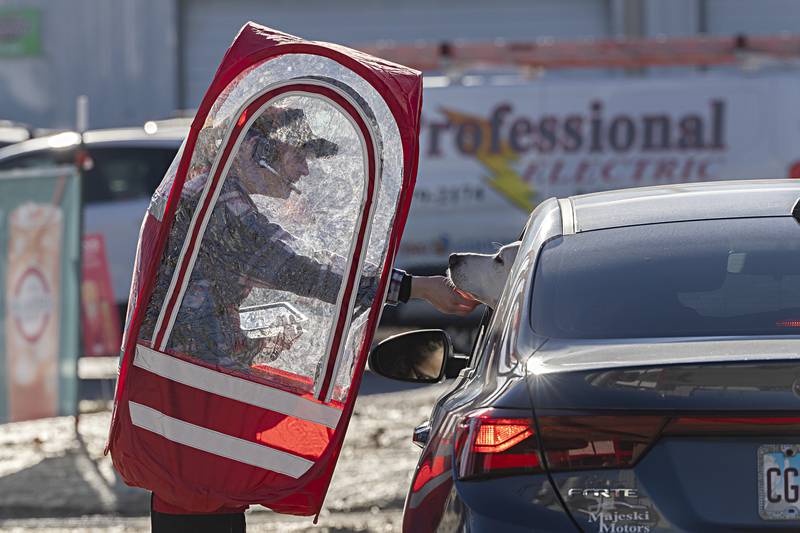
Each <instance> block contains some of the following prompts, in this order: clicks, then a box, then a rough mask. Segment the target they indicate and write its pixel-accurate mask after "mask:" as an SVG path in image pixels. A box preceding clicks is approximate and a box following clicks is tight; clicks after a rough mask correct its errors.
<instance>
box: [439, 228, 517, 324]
mask: <svg viewBox="0 0 800 533" xmlns="http://www.w3.org/2000/svg"><path fill="white" fill-rule="evenodd" d="M518 250H519V241H517V242H512V243H511V244H507V245H505V246H503V247H502V248H500V249H499V250H498V251H497V253H495V254H451V255H450V268H449V269H448V271H447V275H448V277H449V278H450V280H451V281H452V282H453V284H454V285H455V286H456V287H457V288H458V289H460V290H462V291H464V292H468V293H470V294H471V295H473V296H474V297H475V298H477V299H478V300H480V301H481V302H483V303H485V304H486V305H488V306H489V307H491V308H492V309H494V308H496V307H497V302H498V301H499V300H500V294H501V293H502V292H503V286H504V285H505V284H506V279H508V274H509V272H511V266H512V265H513V264H514V259H515V258H516V257H517V251H518Z"/></svg>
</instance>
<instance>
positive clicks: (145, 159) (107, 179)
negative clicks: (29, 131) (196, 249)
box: [0, 146, 178, 204]
mask: <svg viewBox="0 0 800 533" xmlns="http://www.w3.org/2000/svg"><path fill="white" fill-rule="evenodd" d="M177 151H178V147H177V146H176V147H175V148H174V149H173V148H161V147H159V148H152V147H115V148H102V147H100V148H91V149H90V150H89V156H90V158H89V160H88V163H87V164H86V166H85V168H84V181H83V187H82V188H83V201H84V203H85V204H97V203H106V202H118V201H124V200H135V199H148V198H150V197H151V196H152V194H153V192H154V191H155V190H156V187H157V186H158V184H159V182H160V181H161V178H162V177H163V176H164V174H165V173H166V171H167V169H168V168H169V165H170V163H172V160H173V158H174V157H175V154H176V153H177ZM74 162H75V152H74V151H73V150H39V151H36V152H29V153H26V154H22V155H19V156H16V157H12V158H9V159H8V160H6V161H3V162H0V170H12V169H17V168H36V167H44V166H53V165H71V164H73V163H74Z"/></svg>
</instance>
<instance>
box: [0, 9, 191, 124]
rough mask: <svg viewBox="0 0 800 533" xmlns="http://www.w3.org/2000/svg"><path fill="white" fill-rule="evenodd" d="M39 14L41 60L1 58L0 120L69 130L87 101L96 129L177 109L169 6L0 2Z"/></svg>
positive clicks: (174, 41)
mask: <svg viewBox="0 0 800 533" xmlns="http://www.w3.org/2000/svg"><path fill="white" fill-rule="evenodd" d="M16 6H22V7H32V8H36V9H39V10H40V13H41V15H40V16H41V26H42V30H41V40H42V52H41V55H39V56H38V57H19V58H0V119H11V120H19V121H23V122H28V123H30V124H32V125H34V126H38V127H58V128H64V127H74V125H75V99H76V98H77V96H78V95H81V94H86V95H88V96H89V106H90V117H89V124H90V126H91V127H93V128H97V127H108V126H123V125H138V124H142V123H144V122H145V121H146V120H148V119H151V118H162V117H166V116H170V115H171V114H172V113H173V110H174V109H175V108H176V107H177V105H176V104H177V95H178V89H177V83H176V80H177V57H178V53H177V46H178V39H177V32H176V23H175V21H176V13H177V2H176V1H174V0H68V1H67V0H57V1H54V0H5V1H2V0H0V8H6V7H16Z"/></svg>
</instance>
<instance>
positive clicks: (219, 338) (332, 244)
mask: <svg viewBox="0 0 800 533" xmlns="http://www.w3.org/2000/svg"><path fill="white" fill-rule="evenodd" d="M244 116H245V115H242V117H244ZM240 122H241V121H240ZM239 125H240V126H241V124H239ZM220 128H227V129H230V127H229V124H228V123H227V122H224V123H222V124H220V126H218V127H210V128H207V129H206V131H204V132H201V135H200V136H199V137H198V142H197V146H196V148H195V155H194V157H193V160H192V169H196V170H195V172H190V174H189V176H188V177H187V181H186V183H185V184H184V187H183V192H182V195H181V199H180V203H179V207H178V210H177V212H176V216H175V224H178V225H183V226H185V227H186V231H178V232H177V233H176V237H177V236H179V235H181V234H187V235H188V237H187V239H186V240H185V242H183V243H182V247H183V250H182V251H181V254H180V255H181V258H183V257H184V256H186V255H187V254H188V256H189V257H190V258H191V260H190V265H191V267H190V268H189V272H188V273H186V274H185V276H184V278H185V279H181V278H180V276H179V275H176V276H174V277H173V278H174V279H169V280H168V279H167V276H163V279H162V278H159V280H158V283H157V287H158V286H159V285H160V286H161V292H162V293H163V294H164V295H169V294H171V293H175V292H177V293H178V294H179V297H178V298H177V301H178V303H179V306H180V307H179V308H178V310H177V312H176V313H175V312H172V314H170V311H169V298H168V297H167V298H164V297H162V298H156V299H153V300H151V306H150V307H149V308H148V317H149V319H150V320H149V321H148V320H145V322H146V326H148V327H145V328H143V331H148V330H150V331H153V332H154V333H153V335H152V336H151V342H150V344H151V346H152V347H154V348H156V349H161V350H164V351H166V352H168V353H170V354H171V355H175V356H178V357H185V358H188V359H190V360H193V361H195V362H201V363H203V364H205V365H208V366H212V367H215V368H219V369H225V370H228V371H233V372H235V373H237V374H245V375H247V376H248V377H249V378H251V379H253V380H256V381H263V382H266V383H268V384H270V385H274V386H278V387H280V388H282V389H285V390H290V391H293V392H296V393H299V394H310V393H312V392H317V391H319V390H320V388H321V384H322V382H323V381H326V382H327V381H332V380H333V379H335V377H336V373H337V371H338V370H339V366H340V365H339V364H338V361H337V360H336V359H335V355H336V354H338V353H339V351H340V350H339V348H340V344H348V343H342V342H341V341H338V339H335V338H334V332H335V331H336V324H337V321H340V318H341V319H344V318H347V321H346V322H349V321H350V320H351V317H350V316H349V309H350V308H351V306H353V307H354V311H353V314H354V315H356V316H358V317H360V316H362V315H363V316H366V315H367V314H368V313H367V311H368V310H369V308H370V306H371V305H372V302H373V301H374V299H375V297H376V294H375V292H376V290H377V285H378V282H379V269H378V266H377V265H375V264H373V263H370V262H369V261H367V262H365V263H364V264H363V267H362V266H361V263H362V262H363V259H364V257H363V254H360V253H359V254H355V252H356V248H357V247H359V246H361V245H360V244H359V241H361V240H365V239H367V238H368V237H369V228H368V227H367V228H365V227H364V226H363V225H362V224H361V222H362V219H363V218H364V217H366V216H368V215H369V212H365V209H367V208H368V207H369V206H367V205H365V201H366V199H367V198H369V199H370V205H372V206H373V207H374V202H373V201H372V200H371V199H372V196H373V195H372V193H373V192H374V191H367V190H366V189H367V184H368V183H374V184H377V180H376V179H374V176H372V178H371V179H368V174H369V171H370V164H369V163H370V161H372V163H373V168H374V166H375V165H374V160H375V154H374V150H375V145H374V144H373V143H372V142H370V143H368V142H367V141H366V140H365V139H364V137H363V132H361V131H359V130H358V129H357V128H356V125H355V123H354V121H353V118H352V117H351V116H349V115H348V113H347V112H345V110H344V109H342V108H341V107H340V106H338V105H337V104H336V103H335V102H333V101H331V100H329V99H327V98H325V97H322V96H320V95H317V94H306V93H302V92H286V93H285V94H282V95H281V96H279V97H277V98H274V99H272V100H270V101H269V102H268V103H267V104H265V105H263V106H262V107H261V108H260V109H259V110H258V112H257V113H255V114H254V116H252V117H250V118H249V119H248V120H247V124H246V125H245V126H244V127H243V128H240V131H239V132H238V133H237V135H236V136H233V135H231V136H230V138H228V137H227V134H226V133H225V132H220V131H219V129H220ZM317 132H325V134H324V136H323V135H321V134H319V133H317ZM223 142H227V143H228V144H230V145H232V146H233V148H231V149H229V150H227V151H223V150H221V149H220V147H221V144H222V143H223ZM370 150H372V151H373V152H371V153H369V151H370ZM223 152H224V153H223ZM204 153H205V154H208V155H209V157H208V159H207V161H206V162H205V164H202V161H201V158H198V154H201V155H202V154H204ZM211 154H217V155H220V154H221V155H222V157H221V159H222V160H224V161H223V162H221V159H220V158H218V159H216V160H213V161H212V156H211ZM218 165H221V166H220V168H216V167H217V166H218ZM209 176H219V177H218V178H215V179H216V180H217V181H214V180H212V181H214V183H213V184H208V180H209ZM368 193H369V194H368ZM207 196H211V197H212V199H211V205H212V206H213V207H212V208H211V209H210V213H209V214H203V212H202V211H203V209H202V206H201V203H202V202H206V203H208V199H207V198H206V197H207ZM204 217H205V218H204ZM195 219H197V220H195ZM194 227H199V228H200V230H199V234H200V237H199V238H201V241H200V242H199V245H196V250H192V244H191V241H192V236H191V233H192V229H191V228H194ZM365 229H366V231H365ZM359 230H360V231H361V232H362V234H361V235H359ZM197 233H198V231H197V230H195V234H197ZM171 239H172V237H171ZM178 240H179V239H177V238H176V239H175V242H173V243H171V244H168V248H170V246H171V247H172V249H173V250H172V253H171V254H167V256H168V257H170V256H177V255H178V253H177V248H178V247H179V246H181V243H180V242H178ZM356 255H357V256H358V259H359V261H358V262H357V263H355V264H354V263H353V262H352V259H353V258H354V257H355V256H356ZM168 262H169V261H168ZM173 262H174V263H175V265H176V266H177V264H178V262H177V261H173ZM351 271H353V272H358V273H360V278H358V277H356V278H355V282H354V284H353V286H352V288H351V291H350V292H349V293H348V294H349V296H350V298H348V300H347V301H342V299H343V297H344V295H345V294H344V293H345V292H346V291H343V286H344V283H345V282H346V279H347V276H348V275H349V274H350V273H351ZM167 283H169V285H170V286H169V287H167ZM156 291H157V292H159V291H158V289H157V290H156ZM159 300H162V301H164V302H165V303H164V305H163V306H162V307H161V308H160V311H159V312H158V315H159V316H158V317H157V318H156V312H157V309H158V307H159V306H158V305H154V304H156V303H157V302H158V301H159ZM340 309H341V310H342V311H341V312H340ZM340 314H341V315H342V317H340ZM147 322H150V323H151V324H153V323H154V325H153V326H152V328H150V327H149V326H150V325H151V324H147ZM342 329H343V330H344V331H343V332H342ZM339 330H340V333H342V334H345V335H346V334H347V333H348V331H347V327H344V328H342V326H339ZM164 331H166V332H167V333H166V334H165V335H163V338H161V336H160V335H159V332H164ZM350 337H351V338H352V335H350ZM140 338H141V336H140ZM335 341H338V342H335ZM329 354H332V355H333V357H331V358H330V360H329V358H328V355H329ZM329 366H330V368H329ZM326 374H327V375H328V377H327V379H326ZM331 374H332V376H331ZM340 381H341V380H339V381H338V382H337V383H338V387H334V386H332V385H331V386H328V387H327V390H326V391H324V392H327V394H324V397H323V398H322V399H324V400H329V399H330V398H331V397H332V394H331V393H332V391H333V390H334V389H336V390H338V391H340V392H339V394H336V395H333V396H336V397H341V396H342V394H341V390H343V388H344V390H345V391H346V390H348V388H349V382H348V383H344V384H342V383H341V382H340ZM328 390H330V391H331V392H328ZM345 395H346V393H345Z"/></svg>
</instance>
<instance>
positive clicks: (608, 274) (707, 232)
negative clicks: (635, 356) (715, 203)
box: [531, 217, 800, 339]
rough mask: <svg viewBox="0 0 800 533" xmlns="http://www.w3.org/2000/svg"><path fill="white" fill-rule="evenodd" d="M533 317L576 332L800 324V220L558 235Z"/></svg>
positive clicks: (751, 329)
mask: <svg viewBox="0 0 800 533" xmlns="http://www.w3.org/2000/svg"><path fill="white" fill-rule="evenodd" d="M531 326H532V327H533V329H534V331H536V332H537V333H538V334H540V335H543V336H547V337H557V338H574V339H592V338H595V339H597V338H645V337H696V336H718V335H723V336H724V335H797V334H800V225H799V224H798V223H797V221H795V220H794V219H793V218H791V217H773V218H748V219H725V220H705V221H690V222H675V223H668V224H654V225H644V226H632V227H626V228H614V229H606V230H598V231H590V232H585V233H578V234H576V235H569V236H566V237H559V238H557V239H554V240H552V241H550V242H548V243H547V244H546V245H545V246H544V248H543V250H542V253H541V255H540V258H539V262H538V265H537V267H536V274H535V279H534V284H533V298H532V309H531Z"/></svg>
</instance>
